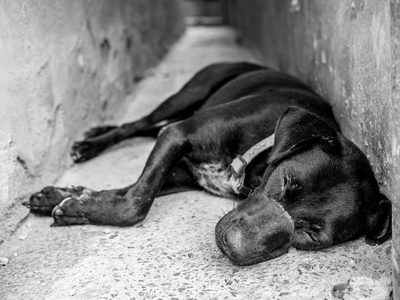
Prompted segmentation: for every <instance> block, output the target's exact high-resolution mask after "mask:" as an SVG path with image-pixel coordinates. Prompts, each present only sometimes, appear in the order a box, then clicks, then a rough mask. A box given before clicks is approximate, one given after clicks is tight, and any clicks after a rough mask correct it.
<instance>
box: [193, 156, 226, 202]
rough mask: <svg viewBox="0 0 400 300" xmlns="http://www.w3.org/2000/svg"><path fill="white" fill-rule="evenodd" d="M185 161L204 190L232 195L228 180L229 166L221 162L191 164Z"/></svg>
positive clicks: (223, 195) (221, 194)
mask: <svg viewBox="0 0 400 300" xmlns="http://www.w3.org/2000/svg"><path fill="white" fill-rule="evenodd" d="M186 163H187V165H188V167H189V169H190V170H191V172H192V174H193V176H194V177H195V178H196V180H197V183H198V184H199V185H200V186H201V187H203V188H204V189H205V190H207V191H209V192H210V193H212V194H214V195H217V196H222V197H231V196H232V194H233V193H234V191H233V189H232V185H231V183H230V181H229V179H230V177H231V175H232V172H231V171H230V169H229V166H226V165H224V164H223V163H221V162H211V163H201V164H192V163H191V162H190V161H188V160H187V161H186Z"/></svg>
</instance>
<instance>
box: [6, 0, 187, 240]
mask: <svg viewBox="0 0 400 300" xmlns="http://www.w3.org/2000/svg"><path fill="white" fill-rule="evenodd" d="M178 2H179V1H178V0H177V1H163V0H73V1H70V0H56V1H55V0H32V1H24V0H0V70H1V71H0V103H1V109H0V120H1V126H0V161H1V171H0V220H1V221H0V242H1V240H2V239H3V238H4V236H5V234H6V233H7V231H8V230H10V228H11V227H9V225H10V224H11V223H12V222H11V221H12V220H11V219H13V220H14V221H15V220H17V219H18V217H17V218H15V212H18V213H26V211H24V210H22V209H21V207H20V206H18V207H17V206H16V205H15V203H18V202H19V201H18V200H21V199H22V198H24V197H26V196H27V195H28V194H29V193H31V192H32V191H34V190H37V189H38V188H41V187H43V185H47V184H50V183H52V182H53V181H54V180H55V179H56V178H57V176H59V175H60V173H61V172H62V171H63V169H64V168H65V167H67V166H69V165H70V164H71V159H70V158H69V155H68V152H69V149H70V146H71V143H72V142H73V141H74V140H75V139H77V138H80V137H81V134H82V132H83V130H84V129H86V128H87V127H89V126H90V125H92V124H95V123H99V122H101V121H102V120H104V119H107V118H109V117H110V115H112V114H113V113H115V112H116V111H117V110H118V108H120V107H121V105H122V104H123V101H124V98H125V97H124V96H125V95H126V94H127V93H129V92H130V91H131V90H132V88H134V85H135V82H137V81H138V80H139V79H140V78H141V76H143V73H144V71H145V70H146V69H148V68H149V67H151V66H152V65H154V64H155V63H156V62H157V61H158V59H159V58H160V57H161V56H162V55H163V54H164V53H165V51H166V50H167V48H168V46H169V45H171V43H172V42H173V41H174V40H175V39H176V38H177V37H178V36H179V34H180V33H181V32H182V30H183V25H182V23H181V19H182V18H181V14H180V7H179V4H178ZM1 229H3V230H1Z"/></svg>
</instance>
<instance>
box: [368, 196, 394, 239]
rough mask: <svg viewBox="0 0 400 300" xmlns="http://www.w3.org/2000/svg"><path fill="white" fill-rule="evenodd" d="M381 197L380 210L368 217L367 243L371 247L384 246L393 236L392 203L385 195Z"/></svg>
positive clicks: (372, 212)
mask: <svg viewBox="0 0 400 300" xmlns="http://www.w3.org/2000/svg"><path fill="white" fill-rule="evenodd" d="M380 197H381V200H380V201H379V203H378V208H377V209H376V208H375V209H374V210H371V212H370V214H369V215H368V217H367V234H366V236H365V242H366V243H367V244H371V245H376V244H382V243H383V242H385V241H387V240H388V239H390V237H391V236H392V202H391V201H390V200H389V199H388V198H387V197H386V196H385V195H383V194H380Z"/></svg>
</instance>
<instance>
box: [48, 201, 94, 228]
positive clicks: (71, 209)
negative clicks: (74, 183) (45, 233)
mask: <svg viewBox="0 0 400 300" xmlns="http://www.w3.org/2000/svg"><path fill="white" fill-rule="evenodd" d="M51 215H52V217H53V219H54V223H53V224H52V226H68V225H83V224H88V223H89V221H88V220H87V218H86V217H85V213H84V211H83V209H82V206H81V202H80V201H79V200H77V199H75V198H72V197H69V198H66V199H64V200H63V201H62V202H61V203H60V204H59V205H57V206H56V207H54V209H53V212H52V214H51Z"/></svg>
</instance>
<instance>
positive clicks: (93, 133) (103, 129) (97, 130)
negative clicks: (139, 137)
mask: <svg viewBox="0 0 400 300" xmlns="http://www.w3.org/2000/svg"><path fill="white" fill-rule="evenodd" d="M115 128H117V126H111V125H105V126H97V127H93V128H91V129H89V130H88V131H86V132H85V133H84V136H85V139H89V138H94V137H98V136H100V135H103V134H105V133H107V132H109V131H111V130H113V129H115Z"/></svg>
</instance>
